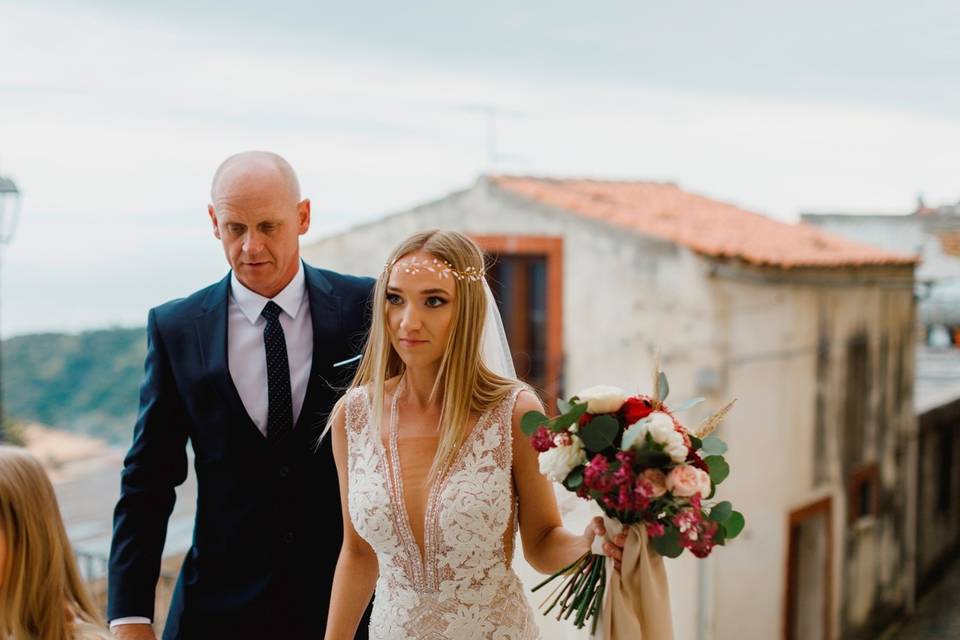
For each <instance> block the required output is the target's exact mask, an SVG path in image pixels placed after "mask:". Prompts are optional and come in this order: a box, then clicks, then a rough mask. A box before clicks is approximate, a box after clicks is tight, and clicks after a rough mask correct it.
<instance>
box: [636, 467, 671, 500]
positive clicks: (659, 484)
mask: <svg viewBox="0 0 960 640" xmlns="http://www.w3.org/2000/svg"><path fill="white" fill-rule="evenodd" d="M641 483H642V485H643V493H644V494H645V495H646V496H647V497H648V498H659V497H660V496H662V495H663V494H665V493H666V492H667V477H666V476H665V475H663V471H660V470H659V469H645V470H644V471H643V473H641V474H640V477H638V478H637V484H638V485H639V484H641Z"/></svg>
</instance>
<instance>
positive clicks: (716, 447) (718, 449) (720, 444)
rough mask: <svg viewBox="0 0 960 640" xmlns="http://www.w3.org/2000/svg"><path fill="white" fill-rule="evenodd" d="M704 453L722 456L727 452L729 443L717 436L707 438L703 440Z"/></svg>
mask: <svg viewBox="0 0 960 640" xmlns="http://www.w3.org/2000/svg"><path fill="white" fill-rule="evenodd" d="M703 452H704V453H705V454H707V455H708V456H722V455H723V454H725V453H726V452H727V443H726V442H724V441H723V440H721V439H720V438H718V437H717V436H707V437H706V438H704V440H703Z"/></svg>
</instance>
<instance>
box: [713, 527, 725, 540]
mask: <svg viewBox="0 0 960 640" xmlns="http://www.w3.org/2000/svg"><path fill="white" fill-rule="evenodd" d="M713 541H714V542H715V543H717V544H726V542H727V529H726V527H724V526H723V525H722V524H721V525H720V526H718V527H717V532H716V533H715V534H713Z"/></svg>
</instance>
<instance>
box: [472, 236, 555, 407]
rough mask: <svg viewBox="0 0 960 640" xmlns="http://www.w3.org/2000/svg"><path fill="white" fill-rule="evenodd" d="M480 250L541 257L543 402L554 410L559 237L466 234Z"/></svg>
mask: <svg viewBox="0 0 960 640" xmlns="http://www.w3.org/2000/svg"><path fill="white" fill-rule="evenodd" d="M469 236H470V238H471V239H473V241H474V242H476V243H477V244H478V245H479V246H480V248H481V249H483V250H484V251H486V252H487V253H491V254H494V255H495V256H496V255H501V254H503V255H520V256H528V255H535V256H544V257H545V258H546V263H547V362H546V380H547V384H546V388H544V389H543V393H544V397H543V402H544V404H545V405H546V409H547V413H551V412H553V411H555V410H556V402H557V399H559V398H560V394H561V393H562V392H563V380H562V375H563V238H560V237H556V236H527V235H512V234H510V235H506V234H504V235H485V234H473V233H471V234H469Z"/></svg>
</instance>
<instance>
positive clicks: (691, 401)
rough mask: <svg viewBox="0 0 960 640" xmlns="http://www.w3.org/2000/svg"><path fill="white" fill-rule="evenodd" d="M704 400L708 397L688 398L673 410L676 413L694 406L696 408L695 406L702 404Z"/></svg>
mask: <svg viewBox="0 0 960 640" xmlns="http://www.w3.org/2000/svg"><path fill="white" fill-rule="evenodd" d="M704 400H706V398H700V397H697V398H690V399H689V400H687V401H686V402H684V403H683V404H682V405H680V406H679V407H677V408H676V409H673V412H674V413H679V412H680V411H686V410H688V409H692V408H694V407H695V406H697V405H698V404H700V403H701V402H703V401H704Z"/></svg>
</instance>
